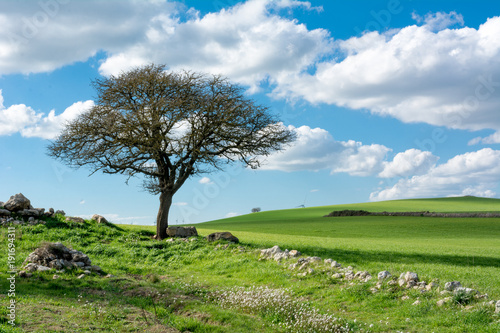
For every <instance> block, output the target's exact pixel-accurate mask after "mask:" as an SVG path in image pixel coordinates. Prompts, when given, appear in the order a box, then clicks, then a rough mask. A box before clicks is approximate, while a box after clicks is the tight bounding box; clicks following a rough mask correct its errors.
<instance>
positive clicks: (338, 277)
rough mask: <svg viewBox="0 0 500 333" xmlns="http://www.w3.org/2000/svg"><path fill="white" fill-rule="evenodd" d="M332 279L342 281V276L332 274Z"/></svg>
mask: <svg viewBox="0 0 500 333" xmlns="http://www.w3.org/2000/svg"><path fill="white" fill-rule="evenodd" d="M332 278H335V279H342V274H340V273H335V274H332Z"/></svg>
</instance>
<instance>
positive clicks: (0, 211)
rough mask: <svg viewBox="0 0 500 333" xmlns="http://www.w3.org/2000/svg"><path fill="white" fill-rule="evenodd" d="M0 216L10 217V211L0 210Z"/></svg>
mask: <svg viewBox="0 0 500 333" xmlns="http://www.w3.org/2000/svg"><path fill="white" fill-rule="evenodd" d="M0 207H2V206H0ZM0 216H10V211H9V210H7V209H0Z"/></svg>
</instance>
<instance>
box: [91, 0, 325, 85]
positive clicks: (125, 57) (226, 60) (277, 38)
mask: <svg viewBox="0 0 500 333" xmlns="http://www.w3.org/2000/svg"><path fill="white" fill-rule="evenodd" d="M297 6H303V7H306V8H311V6H310V3H308V2H301V1H269V0H251V1H247V2H243V3H238V4H236V5H235V6H233V7H231V8H228V9H226V10H221V11H220V12H217V13H209V14H207V15H205V16H203V17H199V14H198V13H196V12H195V13H194V17H192V18H190V19H188V20H186V21H180V20H178V19H176V18H175V17H172V16H171V15H165V14H161V15H157V16H155V17H153V18H151V21H150V26H149V27H148V30H147V31H146V32H145V36H144V38H143V40H142V41H141V43H140V44H132V45H130V46H128V47H125V48H123V50H122V51H121V52H116V53H112V54H111V55H110V56H109V57H108V58H107V59H106V60H105V61H104V62H103V64H102V65H101V66H100V72H101V73H102V74H103V75H111V74H117V73H119V72H120V71H121V70H123V69H127V68H129V67H131V66H134V65H137V64H141V63H146V62H151V61H153V62H162V63H167V64H169V66H170V68H172V69H180V68H190V69H194V70H201V71H207V72H211V73H222V74H224V75H227V76H229V77H230V78H231V79H232V80H234V81H237V82H239V83H242V84H245V85H248V86H251V87H253V88H254V89H257V88H258V85H259V83H260V82H261V81H263V80H267V79H269V80H270V81H274V80H275V78H276V77H278V76H280V75H283V74H284V73H291V72H299V71H301V70H304V69H305V68H307V67H308V66H310V65H311V64H312V63H314V62H315V61H316V60H317V59H318V58H319V57H320V56H321V55H322V54H324V53H327V52H329V51H330V49H331V46H330V40H329V34H328V32H327V31H326V30H322V29H315V30H308V29H307V28H306V26H305V25H303V24H300V23H298V22H297V21H295V20H289V19H285V18H282V17H280V16H279V15H278V14H276V13H275V9H280V8H285V7H288V8H293V7H297ZM151 50H155V52H151Z"/></svg>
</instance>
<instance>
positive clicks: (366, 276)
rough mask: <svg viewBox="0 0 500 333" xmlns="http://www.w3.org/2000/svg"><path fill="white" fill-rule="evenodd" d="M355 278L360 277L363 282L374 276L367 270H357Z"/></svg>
mask: <svg viewBox="0 0 500 333" xmlns="http://www.w3.org/2000/svg"><path fill="white" fill-rule="evenodd" d="M354 278H355V279H359V280H361V281H363V282H368V281H369V280H371V279H372V276H371V275H370V273H368V272H367V271H359V272H356V274H354Z"/></svg>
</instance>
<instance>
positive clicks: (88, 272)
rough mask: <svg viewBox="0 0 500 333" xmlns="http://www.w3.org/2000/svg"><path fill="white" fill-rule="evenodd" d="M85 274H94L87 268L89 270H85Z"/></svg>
mask: <svg viewBox="0 0 500 333" xmlns="http://www.w3.org/2000/svg"><path fill="white" fill-rule="evenodd" d="M83 274H85V275H90V274H92V272H91V271H89V270H88V269H87V270H84V271H83Z"/></svg>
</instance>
